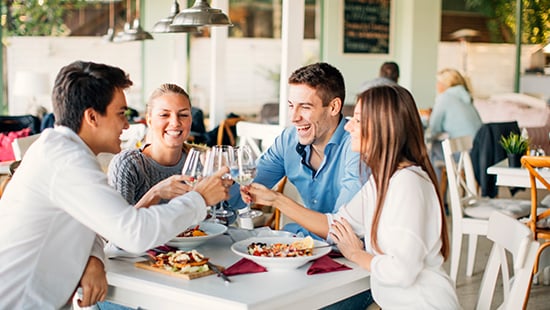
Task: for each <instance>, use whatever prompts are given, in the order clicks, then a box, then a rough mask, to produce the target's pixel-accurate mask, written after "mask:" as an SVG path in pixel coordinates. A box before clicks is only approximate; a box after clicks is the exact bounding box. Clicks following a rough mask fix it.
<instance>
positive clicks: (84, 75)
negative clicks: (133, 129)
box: [52, 61, 133, 133]
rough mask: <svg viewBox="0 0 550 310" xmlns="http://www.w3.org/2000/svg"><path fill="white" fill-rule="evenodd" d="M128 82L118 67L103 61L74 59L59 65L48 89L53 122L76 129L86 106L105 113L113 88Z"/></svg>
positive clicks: (122, 87) (125, 86) (128, 83)
mask: <svg viewBox="0 0 550 310" xmlns="http://www.w3.org/2000/svg"><path fill="white" fill-rule="evenodd" d="M132 84H133V83H132V81H131V80H130V78H129V76H128V74H126V73H125V72H124V71H122V69H120V68H117V67H113V66H109V65H105V64H98V63H93V62H83V61H75V62H73V63H71V64H69V65H67V66H65V67H63V68H61V70H60V71H59V73H58V74H57V77H56V78H55V85H54V88H53V93H52V104H53V113H54V116H55V123H56V124H57V125H62V126H66V127H69V128H70V129H72V130H73V131H74V132H77V133H78V132H79V131H80V127H81V126H82V117H83V116H84V111H86V109H88V108H92V109H94V110H95V111H97V112H99V113H100V114H101V115H105V113H106V111H107V106H108V105H109V103H110V102H111V101H112V100H113V97H114V93H115V90H116V89H126V88H128V87H130V86H131V85H132Z"/></svg>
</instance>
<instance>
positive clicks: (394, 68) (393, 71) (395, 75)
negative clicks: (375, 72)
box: [380, 61, 399, 83]
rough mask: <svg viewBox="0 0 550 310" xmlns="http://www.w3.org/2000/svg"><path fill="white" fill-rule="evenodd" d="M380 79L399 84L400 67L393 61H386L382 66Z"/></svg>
mask: <svg viewBox="0 0 550 310" xmlns="http://www.w3.org/2000/svg"><path fill="white" fill-rule="evenodd" d="M380 77H385V78H387V79H390V80H392V81H394V82H395V83H397V80H398V79H399V66H398V65H397V63H395V62H393V61H386V62H385V63H383V64H382V66H380Z"/></svg>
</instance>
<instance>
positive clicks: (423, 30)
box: [321, 0, 441, 107]
mask: <svg viewBox="0 0 550 310" xmlns="http://www.w3.org/2000/svg"><path fill="white" fill-rule="evenodd" d="M343 2H344V1H343V0H339V1H324V5H325V7H324V12H325V16H324V19H323V23H324V24H323V28H324V29H325V33H324V35H323V38H322V39H321V40H322V43H321V44H322V50H323V60H324V61H327V62H329V63H331V64H333V65H335V66H336V67H338V68H339V69H340V70H341V71H342V74H343V75H344V78H345V80H346V88H347V94H346V102H347V103H353V102H354V100H355V95H356V92H357V89H358V87H359V85H360V84H361V83H362V82H364V81H365V80H370V79H373V78H375V77H376V76H378V71H379V68H380V65H381V64H382V63H383V62H384V61H395V62H397V63H398V64H399V66H400V73H401V74H400V75H401V78H400V80H399V83H400V84H401V85H402V86H404V87H406V88H407V89H409V90H410V91H411V92H412V93H413V95H414V97H415V99H416V101H417V104H418V105H419V106H420V107H428V106H430V105H431V104H432V102H433V101H434V98H435V74H436V68H437V52H438V51H437V44H438V42H439V32H440V24H441V22H440V16H441V1H434V0H405V1H401V0H392V1H391V5H392V8H391V10H392V15H391V25H390V27H391V28H390V36H391V38H390V53H389V54H359V55H357V54H344V53H343V52H342V24H343V13H342V9H343Z"/></svg>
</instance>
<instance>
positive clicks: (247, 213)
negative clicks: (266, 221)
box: [229, 145, 263, 229]
mask: <svg viewBox="0 0 550 310" xmlns="http://www.w3.org/2000/svg"><path fill="white" fill-rule="evenodd" d="M229 169H230V172H231V177H232V178H233V180H234V181H235V182H237V183H239V185H241V186H248V185H250V184H252V182H253V181H254V178H255V177H256V158H254V155H253V153H252V150H251V149H250V147H248V146H247V145H243V146H239V147H236V148H234V155H233V157H232V161H231V163H230V166H229ZM262 214H263V213H262V212H261V211H259V210H251V209H250V204H247V206H246V208H245V209H243V211H242V212H240V214H239V223H242V224H243V226H244V227H243V228H249V229H252V228H254V226H253V218H256V217H258V216H261V215H262Z"/></svg>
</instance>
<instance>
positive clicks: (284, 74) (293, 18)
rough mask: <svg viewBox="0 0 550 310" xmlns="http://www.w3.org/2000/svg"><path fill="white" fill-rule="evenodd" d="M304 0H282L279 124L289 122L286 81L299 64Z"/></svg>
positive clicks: (302, 35) (284, 124) (302, 37)
mask: <svg viewBox="0 0 550 310" xmlns="http://www.w3.org/2000/svg"><path fill="white" fill-rule="evenodd" d="M304 14H305V0H283V25H282V31H281V41H282V42H281V43H282V44H281V46H282V50H281V81H280V85H279V87H280V88H279V90H280V91H279V124H280V125H282V126H286V125H287V124H289V123H290V122H289V119H288V108H287V100H288V99H287V98H288V96H287V91H288V86H287V81H288V77H289V76H290V74H291V73H292V72H293V71H294V70H296V69H298V68H299V67H300V66H301V61H302V54H303V51H302V41H303V40H304Z"/></svg>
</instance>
